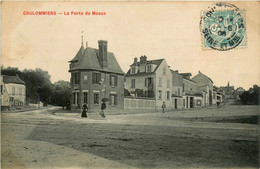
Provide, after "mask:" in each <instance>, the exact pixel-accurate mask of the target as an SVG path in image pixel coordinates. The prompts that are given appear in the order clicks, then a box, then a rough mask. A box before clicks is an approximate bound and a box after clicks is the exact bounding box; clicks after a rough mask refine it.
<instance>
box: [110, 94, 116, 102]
mask: <svg viewBox="0 0 260 169" xmlns="http://www.w3.org/2000/svg"><path fill="white" fill-rule="evenodd" d="M110 105H117V95H116V94H111V95H110Z"/></svg>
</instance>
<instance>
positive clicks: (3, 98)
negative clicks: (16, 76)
mask: <svg viewBox="0 0 260 169" xmlns="http://www.w3.org/2000/svg"><path fill="white" fill-rule="evenodd" d="M2 80H3V78H2V76H1V90H2V91H1V106H4V107H9V106H10V103H9V94H8V92H7V89H6V86H5V84H4V83H3V81H2Z"/></svg>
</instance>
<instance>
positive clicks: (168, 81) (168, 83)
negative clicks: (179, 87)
mask: <svg viewBox="0 0 260 169" xmlns="http://www.w3.org/2000/svg"><path fill="white" fill-rule="evenodd" d="M167 88H170V80H169V79H167Z"/></svg>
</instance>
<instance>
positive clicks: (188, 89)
mask: <svg viewBox="0 0 260 169" xmlns="http://www.w3.org/2000/svg"><path fill="white" fill-rule="evenodd" d="M183 86H184V88H183V92H184V93H186V94H194V93H195V92H196V84H195V83H194V82H192V81H190V80H187V79H185V78H183Z"/></svg>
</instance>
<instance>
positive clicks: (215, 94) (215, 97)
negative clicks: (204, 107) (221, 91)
mask: <svg viewBox="0 0 260 169" xmlns="http://www.w3.org/2000/svg"><path fill="white" fill-rule="evenodd" d="M212 99H213V102H212V104H213V105H216V104H217V101H218V100H217V91H215V90H214V91H213V96H212Z"/></svg>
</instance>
